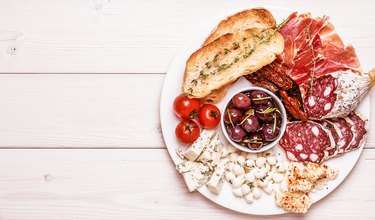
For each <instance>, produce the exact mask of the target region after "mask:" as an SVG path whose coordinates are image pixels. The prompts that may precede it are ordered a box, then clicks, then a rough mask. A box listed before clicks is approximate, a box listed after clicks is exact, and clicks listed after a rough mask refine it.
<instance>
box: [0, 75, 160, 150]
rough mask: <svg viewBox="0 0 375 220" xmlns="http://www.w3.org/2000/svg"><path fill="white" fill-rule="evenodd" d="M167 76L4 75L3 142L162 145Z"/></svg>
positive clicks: (0, 80) (0, 100) (0, 79)
mask: <svg viewBox="0 0 375 220" xmlns="http://www.w3.org/2000/svg"><path fill="white" fill-rule="evenodd" d="M163 79H164V75H159V74H156V75H145V74H141V75H139V74H138V75H137V74H134V75H131V74H127V75H113V74H112V75H105V74H104V75H99V74H94V75H91V74H90V75H74V74H71V75H65V74H62V75H43V74H41V75H35V74H32V75H22V74H15V75H11V74H5V75H4V74H3V75H0V94H1V97H0V106H1V108H0V121H1V123H0V147H4V148H28V147H31V148H140V147H145V148H161V147H164V143H163V139H162V136H161V130H160V123H159V96H160V90H161V86H162V82H163Z"/></svg>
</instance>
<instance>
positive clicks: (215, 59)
mask: <svg viewBox="0 0 375 220" xmlns="http://www.w3.org/2000/svg"><path fill="white" fill-rule="evenodd" d="M218 59H219V54H216V55H215V56H214V59H213V60H212V62H213V63H215V62H216V61H217V60H218Z"/></svg>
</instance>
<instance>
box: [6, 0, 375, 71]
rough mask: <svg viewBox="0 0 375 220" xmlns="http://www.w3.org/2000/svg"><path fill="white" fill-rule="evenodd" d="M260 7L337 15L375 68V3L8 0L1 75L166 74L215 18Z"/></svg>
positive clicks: (338, 23)
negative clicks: (193, 37)
mask: <svg viewBox="0 0 375 220" xmlns="http://www.w3.org/2000/svg"><path fill="white" fill-rule="evenodd" d="M255 5H279V6H283V7H289V8H296V9H298V10H300V11H311V12H313V13H314V14H319V15H320V14H322V13H325V14H327V15H330V16H331V18H332V21H333V22H334V24H335V25H336V27H337V28H338V30H339V32H340V33H341V34H342V35H344V38H345V39H346V40H347V42H351V43H353V44H354V46H355V48H356V50H357V53H358V55H359V57H360V60H361V62H362V64H363V67H364V70H368V69H369V68H370V67H372V66H373V65H374V63H373V60H372V58H373V57H374V56H375V44H374V40H373V39H375V24H374V22H373V21H374V20H375V14H374V13H373V8H375V1H341V0H334V1H323V0H320V1H313V2H311V1H298V2H295V1H282V3H281V2H280V1H276V0H266V1H251V2H249V1H247V0H240V1H225V0H210V1H200V0H190V1H183V0H179V1H168V0H158V1H147V0H127V1H118V0H94V1H93V0H79V1H77V0H65V1H43V0H35V1H27V0H19V1H1V4H0V72H2V73H10V72H11V73H93V72H95V73H164V72H166V71H167V68H168V65H169V63H170V61H171V59H172V58H173V56H174V55H175V54H176V52H177V51H178V50H179V48H180V47H181V46H182V44H183V43H184V42H186V40H187V39H188V38H189V36H190V35H191V34H194V33H195V32H197V31H199V30H200V29H201V28H204V27H206V25H207V24H208V23H210V22H211V21H212V20H213V19H214V18H218V17H221V16H222V15H223V14H226V13H228V12H230V11H234V10H240V9H243V8H249V7H252V6H255Z"/></svg>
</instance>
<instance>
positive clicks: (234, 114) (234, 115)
mask: <svg viewBox="0 0 375 220" xmlns="http://www.w3.org/2000/svg"><path fill="white" fill-rule="evenodd" d="M241 117H242V112H241V111H240V110H238V109H236V108H230V109H227V110H226V111H225V113H224V122H225V123H227V124H231V123H233V124H236V123H237V122H240V121H241Z"/></svg>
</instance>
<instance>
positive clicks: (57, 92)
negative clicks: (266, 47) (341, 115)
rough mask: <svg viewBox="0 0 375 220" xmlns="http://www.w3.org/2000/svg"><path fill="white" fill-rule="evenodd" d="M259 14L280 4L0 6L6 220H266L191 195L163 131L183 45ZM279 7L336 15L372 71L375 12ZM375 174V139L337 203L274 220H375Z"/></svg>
mask: <svg viewBox="0 0 375 220" xmlns="http://www.w3.org/2000/svg"><path fill="white" fill-rule="evenodd" d="M260 4H263V5H280V4H281V1H262V2H260V1H247V0H242V1H223V0H212V1H200V0H189V1H172V0H171V1H167V0H155V1H145V0H128V1H117V0H106V1H99V0H98V1H91V0H64V1H43V0H34V1H27V0H19V1H12V0H0V72H1V73H2V74H0V148H1V149H0V219H1V220H3V219H4V220H10V219H16V220H21V219H38V220H41V219H150V218H155V219H233V218H243V219H249V218H255V217H256V218H261V217H260V216H248V215H243V214H239V213H236V212H233V211H230V210H226V209H224V208H222V207H220V206H218V205H216V204H214V203H212V202H210V201H208V200H207V199H205V198H204V197H203V196H201V195H200V194H199V193H188V191H187V189H186V187H185V184H184V183H183V180H182V179H181V177H180V176H179V175H178V174H177V172H176V171H175V169H174V164H173V163H172V161H171V160H170V158H169V155H168V152H167V150H166V148H165V144H164V142H163V137H162V135H161V130H160V122H159V99H160V91H161V87H162V83H163V79H164V76H165V73H166V71H167V69H168V65H169V63H170V61H171V59H172V58H173V56H174V55H175V54H176V52H177V51H178V50H179V48H180V47H181V46H182V44H183V43H184V42H185V41H186V40H187V39H188V38H189V36H190V35H191V34H192V33H194V31H196V30H199V29H200V28H203V27H204V26H205V25H206V24H207V23H208V22H210V21H211V20H212V19H213V18H216V17H218V16H221V15H222V14H223V13H226V12H227V11H233V10H235V9H239V10H240V9H243V8H246V7H252V6H254V5H260ZM282 6H285V7H291V8H296V9H298V10H300V11H311V12H312V13H313V14H314V13H315V14H322V13H324V14H327V15H330V17H331V20H332V22H333V23H334V24H335V25H336V27H337V29H338V30H339V32H340V33H342V34H341V35H342V36H343V38H344V39H346V41H348V42H351V43H352V44H353V45H354V46H355V48H356V51H357V53H358V56H359V58H360V60H361V62H362V66H363V69H364V70H368V69H370V68H371V67H374V66H375V62H374V61H375V60H374V57H375V24H374V21H375V13H374V12H373V10H374V8H375V1H341V0H334V1H329V2H328V1H298V2H294V1H293V2H292V1H283V3H282ZM370 97H371V101H372V103H371V105H372V109H375V92H372V94H370ZM373 111H374V110H373ZM374 125H375V115H373V117H372V120H371V128H374ZM374 170H375V133H374V132H373V131H372V130H370V135H369V137H368V140H367V143H366V146H365V150H364V151H363V153H362V155H361V158H360V160H359V162H358V164H357V166H356V167H355V168H354V169H353V171H352V173H351V174H350V176H349V177H348V178H347V179H346V181H345V182H344V183H343V184H341V185H340V187H338V188H337V189H336V190H335V191H334V192H333V193H332V194H330V195H329V196H328V197H326V198H325V199H323V200H322V201H320V202H319V203H318V204H315V205H314V206H313V207H312V208H311V209H310V210H309V213H308V214H307V215H305V216H301V215H291V214H289V215H282V216H274V217H268V219H297V218H298V219H299V218H307V219H332V218H334V217H335V218H340V219H345V218H356V219H375V209H374V206H375V184H374V180H375V178H374ZM264 218H265V217H264Z"/></svg>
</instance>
